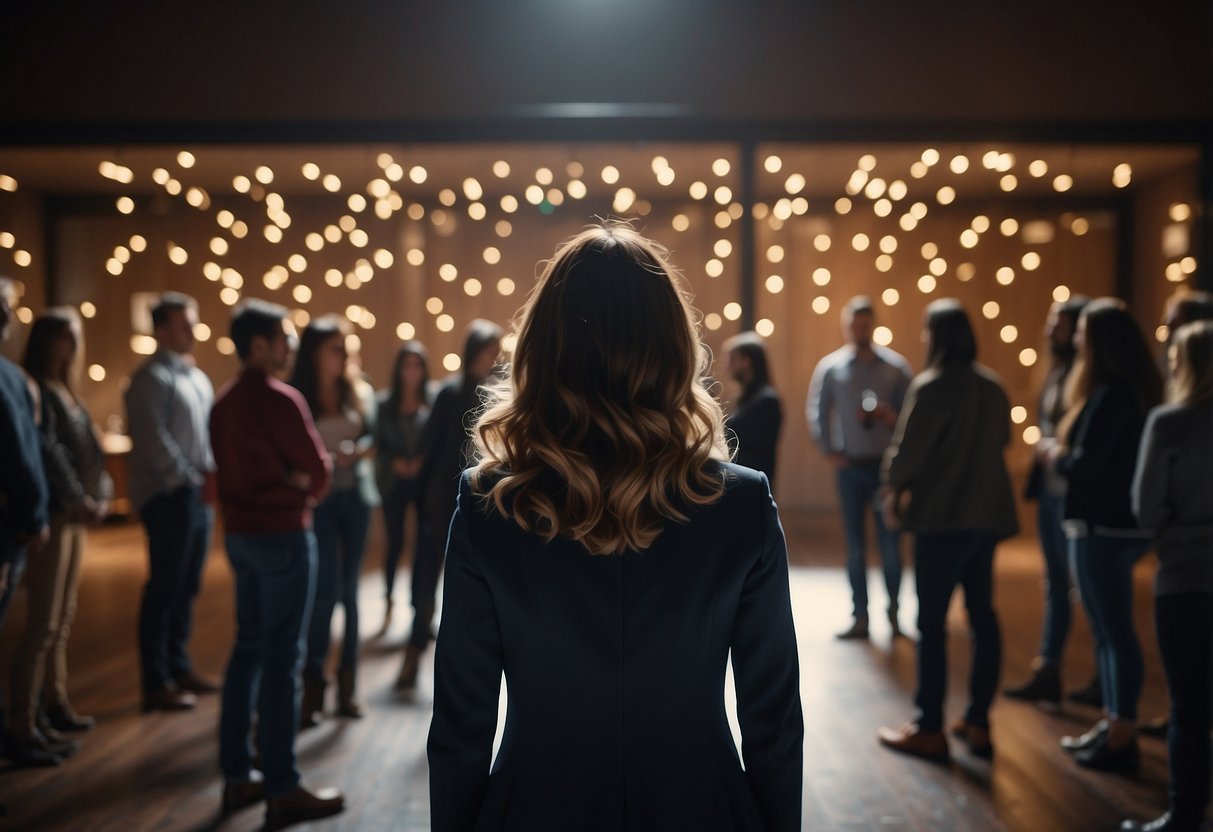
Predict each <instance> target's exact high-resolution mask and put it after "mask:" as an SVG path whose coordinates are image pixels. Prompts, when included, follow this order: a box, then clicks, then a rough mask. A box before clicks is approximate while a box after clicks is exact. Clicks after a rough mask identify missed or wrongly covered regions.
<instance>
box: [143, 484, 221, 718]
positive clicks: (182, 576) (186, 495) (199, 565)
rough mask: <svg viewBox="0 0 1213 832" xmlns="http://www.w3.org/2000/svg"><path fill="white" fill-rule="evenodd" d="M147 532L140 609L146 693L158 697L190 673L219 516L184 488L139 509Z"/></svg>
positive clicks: (191, 488)
mask: <svg viewBox="0 0 1213 832" xmlns="http://www.w3.org/2000/svg"><path fill="white" fill-rule="evenodd" d="M139 515H140V517H141V518H142V519H143V525H144V528H145V529H146V530H147V549H148V565H149V569H148V579H147V584H146V586H144V588H143V605H142V607H141V609H140V611H139V657H140V665H141V667H142V669H143V692H144V694H145V695H146V694H150V693H154V692H155V691H157V690H159V689H160V688H162V687H165V686H166V685H167V684H169V683H170V682H172V681H173V680H174V679H176V678H177V677H178V676H181V675H183V674H185V673H188V672H189V671H190V670H191V664H190V657H189V651H188V648H189V640H190V629H191V627H192V625H193V620H194V599H195V598H196V597H197V595H198V589H199V587H200V586H201V584H202V570H203V568H204V567H205V565H206V554H207V551H208V550H209V549H210V545H211V525H212V521H213V519H214V512H213V510H212V509H211V507H210V506H208V505H207V504H206V503H204V502H203V501H202V489H200V488H198V487H196V486H192V485H185V486H182V487H181V488H178V489H177V490H176V491H173V492H170V493H168V494H158V495H157V496H155V497H153V498H152V499H150V500H148V501H147V502H146V503H144V505H143V507H142V508H140V509H139Z"/></svg>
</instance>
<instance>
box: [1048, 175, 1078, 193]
mask: <svg viewBox="0 0 1213 832" xmlns="http://www.w3.org/2000/svg"><path fill="white" fill-rule="evenodd" d="M1073 187H1074V177H1072V176H1070V174H1068V173H1062V174H1058V175H1057V176H1054V177H1053V190H1055V191H1057V192H1058V193H1065V192H1066V191H1068V190H1070V188H1073Z"/></svg>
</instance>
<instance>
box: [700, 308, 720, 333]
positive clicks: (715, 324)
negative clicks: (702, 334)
mask: <svg viewBox="0 0 1213 832" xmlns="http://www.w3.org/2000/svg"><path fill="white" fill-rule="evenodd" d="M723 323H724V321H723V320H722V319H721V317H720V316H719V315H717V314H716V313H715V312H709V313H708V314H706V315H704V316H703V325H704V326H705V327H707V328H708V329H710V330H712V331H713V332H714V331H716V330H718V329H720V327H721V325H722V324H723Z"/></svg>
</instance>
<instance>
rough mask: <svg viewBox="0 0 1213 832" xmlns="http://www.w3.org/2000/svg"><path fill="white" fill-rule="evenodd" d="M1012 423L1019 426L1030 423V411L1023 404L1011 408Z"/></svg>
mask: <svg viewBox="0 0 1213 832" xmlns="http://www.w3.org/2000/svg"><path fill="white" fill-rule="evenodd" d="M1011 421H1012V422H1014V423H1015V424H1017V425H1022V424H1023V423H1024V422H1026V421H1028V409H1027V408H1026V407H1024V406H1023V405H1021V404H1017V405H1015V406H1014V407H1013V408H1011Z"/></svg>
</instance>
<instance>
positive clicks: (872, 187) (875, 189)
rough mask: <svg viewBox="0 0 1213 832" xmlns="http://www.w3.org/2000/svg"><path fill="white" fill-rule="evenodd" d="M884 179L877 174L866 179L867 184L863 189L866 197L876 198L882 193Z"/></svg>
mask: <svg viewBox="0 0 1213 832" xmlns="http://www.w3.org/2000/svg"><path fill="white" fill-rule="evenodd" d="M884 189H885V181H884V180H883V179H881V178H880V177H879V176H877V177H875V178H874V179H870V180H868V184H867V185H866V186H865V187H864V189H863V195H864V196H866V197H867V198H868V199H877V198H879V197H881V196H883V195H884Z"/></svg>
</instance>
